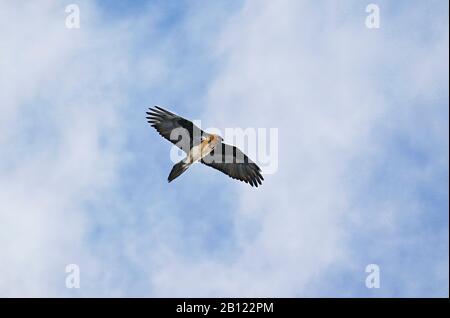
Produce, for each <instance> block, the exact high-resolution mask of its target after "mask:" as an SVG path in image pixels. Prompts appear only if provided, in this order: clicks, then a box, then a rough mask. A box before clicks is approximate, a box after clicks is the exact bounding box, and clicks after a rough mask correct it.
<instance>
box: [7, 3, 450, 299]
mask: <svg viewBox="0 0 450 318" xmlns="http://www.w3.org/2000/svg"><path fill="white" fill-rule="evenodd" d="M72 3H73V4H76V5H77V6H78V7H79V10H80V28H79V29H69V28H67V27H66V18H67V16H68V13H66V12H65V8H66V6H67V5H69V4H72ZM131 3H132V4H131ZM369 3H370V2H369V1H362V0H355V1H353V0H346V1H339V2H337V1H334V0H333V1H332V0H330V1H312V0H311V1H306V0H305V1H300V0H292V1H269V0H267V1H255V0H248V1H237V0H233V1H229V0H226V1H181V0H180V1H162V0H160V1H132V2H127V3H126V4H125V2H123V1H100V0H99V1H90V0H80V1H75V0H74V1H63V0H61V1H50V0H42V1H8V0H0V39H1V41H0V92H1V93H0V110H1V116H0V203H1V206H0V296H7V297H15V296H62V297H89V296H105V297H117V296H125V297H133V296H137V297H163V296H178V297H180V296H185V297H188V296H206V297H212V296H224V297H231V296H233V297H236V296H288V297H313V296H325V297H331V296H337V297H348V296H356V297H383V296H389V297H391V296H392V297H407V296H445V297H448V295H449V276H448V275H449V274H448V266H449V216H448V208H449V170H448V167H449V139H448V129H449V89H448V85H449V64H448V63H449V62H448V57H449V42H448V41H449V40H448V38H449V22H448V21H449V17H448V11H449V8H448V2H447V1H445V0H435V1H420V0H417V1H410V0H404V1H393V0H391V1H387V0H386V1H377V2H374V3H376V4H377V5H378V7H379V9H380V28H378V29H369V28H367V27H366V24H365V20H366V17H367V15H368V13H367V12H366V6H367V5H368V4H369ZM155 104H156V105H161V106H165V107H167V108H168V109H170V110H172V111H174V112H176V113H179V114H181V115H184V116H186V117H188V118H190V119H201V120H202V127H215V128H218V129H221V130H223V129H225V128H227V127H241V128H247V127H253V128H265V129H269V128H277V129H278V142H277V144H276V149H272V151H275V152H276V158H277V169H276V171H274V172H273V173H267V174H266V175H265V182H264V184H263V186H262V187H260V188H258V189H255V188H251V187H250V186H248V185H246V184H241V183H238V182H236V181H233V180H231V179H230V178H228V177H226V176H224V175H221V174H220V173H219V172H217V171H215V170H213V169H209V168H206V167H201V166H200V165H198V166H193V167H192V168H191V169H190V170H189V171H188V172H186V173H185V174H184V175H183V176H182V177H180V178H179V179H177V180H176V181H174V182H173V183H171V184H168V183H167V181H166V178H167V175H168V173H169V172H170V169H171V167H172V165H173V163H172V162H171V161H170V149H171V147H170V144H169V143H168V142H167V141H165V140H163V139H162V138H160V136H159V135H158V134H157V133H156V132H155V131H154V130H153V129H151V127H149V126H148V124H147V123H146V120H145V111H146V109H147V107H149V106H152V105H155ZM67 264H76V265H77V266H79V269H80V288H67V287H66V278H67V275H68V274H67V273H66V271H65V269H66V266H67ZM368 264H376V265H378V266H379V270H380V286H379V287H380V288H372V289H368V288H367V287H366V284H365V281H366V277H367V275H368V274H367V273H366V272H365V270H366V266H367V265H368Z"/></svg>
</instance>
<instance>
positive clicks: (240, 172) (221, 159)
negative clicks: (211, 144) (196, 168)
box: [201, 143, 264, 187]
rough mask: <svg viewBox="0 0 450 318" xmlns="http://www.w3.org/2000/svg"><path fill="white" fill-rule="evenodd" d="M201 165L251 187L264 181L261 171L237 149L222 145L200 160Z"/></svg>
mask: <svg viewBox="0 0 450 318" xmlns="http://www.w3.org/2000/svg"><path fill="white" fill-rule="evenodd" d="M201 163H203V164H205V165H207V166H210V167H212V168H214V169H217V170H219V171H221V172H223V173H225V174H226V175H228V176H230V177H231V178H233V179H237V180H240V181H244V182H245V183H249V184H250V185H251V186H252V187H253V186H255V187H257V186H258V184H259V185H261V184H262V181H263V180H264V178H263V176H262V175H261V169H260V168H259V167H258V165H257V164H256V163H254V162H253V161H252V160H251V159H250V158H249V157H248V156H247V155H246V154H244V153H243V152H242V151H241V150H239V148H237V147H235V146H230V145H227V144H224V143H221V144H219V145H217V146H216V147H215V148H214V150H213V151H212V152H211V153H210V154H208V155H206V156H205V157H203V158H202V160H201Z"/></svg>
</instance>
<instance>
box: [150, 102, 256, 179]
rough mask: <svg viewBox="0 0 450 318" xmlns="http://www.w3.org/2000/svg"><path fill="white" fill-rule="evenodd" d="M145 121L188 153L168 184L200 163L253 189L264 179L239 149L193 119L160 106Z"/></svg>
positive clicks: (176, 167)
mask: <svg viewBox="0 0 450 318" xmlns="http://www.w3.org/2000/svg"><path fill="white" fill-rule="evenodd" d="M146 118H147V120H148V122H149V123H150V125H151V126H152V127H154V128H155V129H156V131H157V132H158V133H159V134H160V135H161V136H163V137H164V138H165V139H167V140H169V141H170V142H171V143H173V144H174V145H176V146H177V147H179V148H180V149H181V150H183V151H184V152H185V153H186V157H185V158H184V159H183V160H181V161H180V162H178V163H177V164H175V165H174V166H173V168H172V171H170V174H169V177H168V181H169V182H171V181H173V180H174V179H175V178H177V177H179V176H180V175H181V174H182V173H183V172H185V171H186V170H187V169H188V168H189V167H190V166H191V165H192V164H194V163H196V162H201V163H202V164H204V165H207V166H209V167H212V168H214V169H217V170H219V171H221V172H223V173H225V174H226V175H228V176H230V177H231V178H233V179H236V180H240V181H244V182H245V183H248V184H250V185H251V186H252V187H253V186H255V187H258V185H261V184H262V181H263V180H264V178H263V177H262V175H261V169H260V168H259V167H258V165H257V164H256V163H254V162H253V161H252V160H251V159H250V158H249V157H248V156H247V155H246V154H244V153H243V152H242V151H241V150H239V149H238V148H237V147H235V146H231V145H228V144H225V143H224V142H223V139H222V137H220V136H219V135H215V134H209V133H207V132H205V131H203V130H201V129H200V128H198V127H197V126H196V125H194V124H193V123H192V122H191V121H190V120H187V119H185V118H183V117H180V116H178V115H176V114H174V113H172V112H169V111H167V110H165V109H163V108H161V107H159V106H155V107H153V108H152V107H151V108H149V111H148V112H147V117H146Z"/></svg>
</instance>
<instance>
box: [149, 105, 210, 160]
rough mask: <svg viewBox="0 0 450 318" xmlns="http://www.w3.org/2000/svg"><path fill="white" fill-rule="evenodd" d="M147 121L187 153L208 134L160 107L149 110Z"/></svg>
mask: <svg viewBox="0 0 450 318" xmlns="http://www.w3.org/2000/svg"><path fill="white" fill-rule="evenodd" d="M146 118H147V120H148V122H149V123H150V125H151V126H152V127H154V128H155V129H156V130H157V131H158V133H159V134H160V135H161V136H163V137H164V138H166V139H167V140H169V141H170V142H171V143H173V144H174V145H176V146H177V147H178V148H180V149H181V150H183V151H184V152H186V153H189V151H190V150H191V149H192V147H193V146H195V145H198V144H199V143H200V142H201V138H202V136H207V135H208V134H207V133H206V132H204V131H203V130H201V129H200V128H198V127H197V126H196V125H194V124H193V123H192V122H191V121H190V120H187V119H184V118H183V117H180V116H178V115H175V114H174V113H171V112H169V111H167V110H165V109H163V108H161V107H159V106H155V107H153V108H149V111H148V112H147V117H146Z"/></svg>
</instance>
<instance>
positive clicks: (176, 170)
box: [167, 160, 191, 182]
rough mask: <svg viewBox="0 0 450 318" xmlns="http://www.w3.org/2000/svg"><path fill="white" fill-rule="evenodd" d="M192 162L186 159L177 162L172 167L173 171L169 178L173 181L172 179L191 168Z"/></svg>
mask: <svg viewBox="0 0 450 318" xmlns="http://www.w3.org/2000/svg"><path fill="white" fill-rule="evenodd" d="M190 165H191V164H190V163H186V162H184V160H181V161H180V162H179V163H177V164H175V165H174V166H173V168H172V171H170V174H169V177H168V178H167V180H169V182H171V181H172V180H174V179H176V178H178V177H179V176H180V175H181V174H182V173H183V172H185V171H186V170H187V168H189V166H190Z"/></svg>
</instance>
